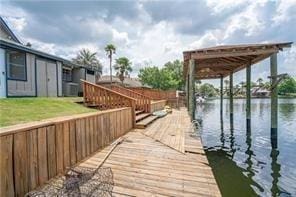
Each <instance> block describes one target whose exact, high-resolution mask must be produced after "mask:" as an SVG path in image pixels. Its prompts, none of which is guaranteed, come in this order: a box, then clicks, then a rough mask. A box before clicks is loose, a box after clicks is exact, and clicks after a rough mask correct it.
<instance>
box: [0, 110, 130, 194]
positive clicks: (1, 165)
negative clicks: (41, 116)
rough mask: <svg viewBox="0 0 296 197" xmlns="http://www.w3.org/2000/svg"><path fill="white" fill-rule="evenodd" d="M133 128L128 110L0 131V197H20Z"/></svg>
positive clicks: (91, 114)
mask: <svg viewBox="0 0 296 197" xmlns="http://www.w3.org/2000/svg"><path fill="white" fill-rule="evenodd" d="M132 127H133V119H132V108H130V107H128V108H119V109H113V110H106V111H103V112H94V113H88V114H82V115H75V116H71V117H64V118H56V119H51V120H47V121H42V122H38V123H30V124H23V125H21V126H13V127H7V128H1V131H0V159H1V161H0V178H1V182H0V194H1V196H7V197H8V196H23V195H24V194H25V193H27V192H28V191H30V190H32V189H34V188H36V187H37V186H39V185H42V184H43V183H45V182H46V181H48V180H49V179H50V178H53V177H54V176H56V175H58V174H62V173H64V172H65V170H66V169H67V168H68V167H71V166H73V165H75V164H76V163H78V162H80V161H82V160H84V159H86V158H87V157H89V156H90V155H91V154H93V153H94V152H96V151H98V150H100V149H102V148H103V147H106V146H107V145H109V144H110V143H111V142H112V141H114V140H115V139H117V138H118V137H120V136H122V135H124V134H125V133H127V132H128V131H129V130H130V129H132Z"/></svg>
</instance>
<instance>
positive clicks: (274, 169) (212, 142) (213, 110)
mask: <svg viewBox="0 0 296 197" xmlns="http://www.w3.org/2000/svg"><path fill="white" fill-rule="evenodd" d="M219 105H220V104H219V100H212V101H208V102H207V103H205V104H204V105H202V106H197V113H196V118H197V119H199V120H200V122H201V129H200V134H201V137H202V141H203V145H204V147H205V150H206V154H207V157H208V160H209V163H210V165H211V167H212V168H213V172H214V175H215V178H216V180H217V183H218V185H219V188H220V190H221V192H222V195H223V196H227V197H231V196H234V197H238V196H240V197H241V196H296V99H279V113H278V148H277V149H272V148H271V142H270V99H252V104H251V114H252V115H251V116H252V119H251V129H250V131H249V132H247V131H246V119H245V117H246V116H245V114H246V113H245V107H246V106H245V100H244V99H235V100H234V118H233V129H232V128H231V125H230V117H229V102H228V100H224V112H223V121H221V120H220V107H219Z"/></svg>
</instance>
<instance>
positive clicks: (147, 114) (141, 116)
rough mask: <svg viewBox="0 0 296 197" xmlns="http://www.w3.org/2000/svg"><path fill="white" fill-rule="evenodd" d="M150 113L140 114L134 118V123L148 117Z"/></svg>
mask: <svg viewBox="0 0 296 197" xmlns="http://www.w3.org/2000/svg"><path fill="white" fill-rule="evenodd" d="M150 115H151V113H142V114H139V115H137V116H136V122H139V121H140V120H143V119H144V118H146V117H148V116H150Z"/></svg>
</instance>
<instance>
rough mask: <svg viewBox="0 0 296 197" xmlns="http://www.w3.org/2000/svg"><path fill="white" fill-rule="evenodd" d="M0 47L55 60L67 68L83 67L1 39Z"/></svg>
mask: <svg viewBox="0 0 296 197" xmlns="http://www.w3.org/2000/svg"><path fill="white" fill-rule="evenodd" d="M0 47H1V48H8V49H9V48H10V49H16V50H21V51H24V52H27V53H31V54H34V55H37V56H40V57H44V58H48V59H51V60H55V61H60V62H62V63H63V64H64V65H68V66H72V67H76V68H78V67H84V66H81V65H78V64H74V63H73V62H71V61H69V60H67V59H64V58H61V57H58V56H55V55H51V54H48V53H44V52H42V51H39V50H36V49H33V48H31V47H28V46H25V45H23V44H20V43H16V42H13V41H10V40H6V39H2V38H0Z"/></svg>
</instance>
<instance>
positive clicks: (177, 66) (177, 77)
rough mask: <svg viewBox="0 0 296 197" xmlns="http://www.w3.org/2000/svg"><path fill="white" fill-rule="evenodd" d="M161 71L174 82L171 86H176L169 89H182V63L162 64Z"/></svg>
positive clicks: (176, 61) (175, 61)
mask: <svg viewBox="0 0 296 197" xmlns="http://www.w3.org/2000/svg"><path fill="white" fill-rule="evenodd" d="M163 69H164V70H165V71H167V72H168V73H169V74H170V76H171V80H173V81H174V82H171V84H172V83H174V84H176V86H175V87H171V88H174V89H179V90H180V89H182V87H183V86H184V83H185V81H184V79H183V62H182V61H180V60H174V61H173V62H167V63H165V64H164V67H163Z"/></svg>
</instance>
